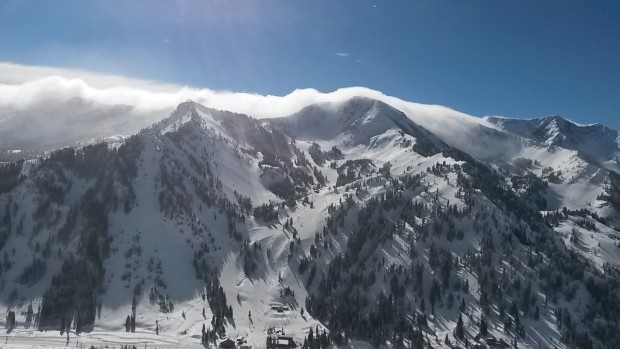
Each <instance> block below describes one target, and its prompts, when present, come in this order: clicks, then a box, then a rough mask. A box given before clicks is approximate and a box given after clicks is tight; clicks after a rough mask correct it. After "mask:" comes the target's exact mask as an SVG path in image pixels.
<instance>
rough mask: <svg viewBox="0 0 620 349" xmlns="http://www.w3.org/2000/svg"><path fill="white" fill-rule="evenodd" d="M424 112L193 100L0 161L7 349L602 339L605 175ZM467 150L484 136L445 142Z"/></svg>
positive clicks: (555, 147) (572, 152)
mask: <svg viewBox="0 0 620 349" xmlns="http://www.w3.org/2000/svg"><path fill="white" fill-rule="evenodd" d="M429 108H430V107H429ZM438 108H439V107H438ZM405 109H406V108H405ZM430 109H432V108H430ZM430 109H424V108H422V109H416V108H413V107H411V108H409V109H407V110H403V111H401V110H399V109H396V108H395V107H394V105H392V106H390V105H389V104H387V103H384V102H382V101H378V100H372V99H369V98H352V99H348V100H343V101H339V102H333V103H322V104H317V105H312V106H309V107H307V108H304V109H302V110H301V111H299V112H298V113H295V114H293V115H291V116H289V117H285V118H279V119H267V120H255V119H253V118H251V117H249V116H247V115H243V114H238V113H232V112H228V111H220V110H215V109H210V108H207V107H204V106H202V105H200V104H197V103H194V102H191V101H188V102H185V103H182V104H181V105H179V106H178V107H176V109H175V110H174V111H172V112H171V113H170V114H169V116H168V117H166V118H164V119H162V120H161V121H159V122H157V123H156V124H154V125H152V126H151V127H148V128H145V129H143V130H142V131H141V132H140V133H138V134H137V135H135V136H132V137H129V138H126V139H114V140H113V141H110V142H108V143H104V144H99V145H97V144H90V142H86V143H83V144H81V145H80V148H78V149H77V150H75V151H74V150H71V149H65V150H61V151H58V152H54V153H52V154H51V155H50V156H49V157H48V158H46V159H42V160H40V161H30V162H26V163H16V164H14V165H11V164H4V165H2V167H0V169H1V171H0V219H1V220H2V226H1V227H0V237H1V239H0V256H2V259H1V260H0V265H1V268H0V271H1V274H0V276H1V282H0V311H4V312H5V313H7V314H8V312H9V311H15V313H16V320H17V321H16V322H17V324H16V327H15V328H14V329H10V331H8V332H10V333H8V334H7V339H6V341H7V344H8V345H11V346H12V347H22V348H29V347H46V346H47V347H63V346H65V345H68V346H77V345H79V344H83V345H91V344H92V345H102V346H103V345H106V344H113V345H120V344H132V345H133V344H135V345H138V347H141V346H142V345H143V344H148V345H149V347H151V346H155V347H179V348H190V347H201V346H202V345H201V339H202V337H203V333H202V329H203V326H204V328H205V329H206V330H207V332H208V337H209V338H208V341H209V343H213V340H215V342H216V343H217V342H220V341H221V340H223V339H224V338H231V339H232V340H234V341H237V340H239V343H242V342H244V344H243V345H250V346H252V347H253V348H262V347H264V346H265V343H266V339H267V337H268V335H269V333H270V332H271V331H282V330H284V332H285V333H286V335H289V336H292V337H293V339H294V340H295V341H296V342H297V343H298V345H301V344H302V343H304V341H305V340H307V338H306V336H307V335H308V333H309V332H310V330H312V331H314V332H315V333H316V332H317V330H318V332H319V333H321V334H322V333H325V336H327V334H329V338H330V339H329V340H330V341H331V343H332V344H333V345H334V346H335V345H337V344H341V345H342V346H349V347H377V346H387V347H394V348H395V347H399V346H403V345H404V346H406V347H409V346H411V347H417V346H418V345H419V344H420V343H423V344H424V345H425V347H428V346H431V347H433V348H447V347H452V346H454V345H457V346H460V347H465V346H466V343H467V345H470V346H471V345H472V344H474V343H480V344H485V345H489V346H490V345H492V343H498V342H500V341H504V342H506V343H512V342H513V340H514V339H515V337H517V342H518V344H517V345H518V347H519V348H541V347H544V348H552V347H555V348H572V347H587V346H588V345H589V344H590V343H592V344H593V345H594V346H595V347H613V345H614V343H617V342H615V341H617V337H614V334H613V333H614V332H613V331H607V330H606V329H604V328H599V327H595V326H597V325H596V324H599V325H600V324H609V326H611V327H610V328H613V326H616V325H617V318H616V319H614V316H615V315H616V314H617V313H616V312H615V309H614V308H613V307H609V306H607V305H608V304H609V303H613V302H616V303H613V304H620V302H617V301H620V296H619V295H618V294H617V292H616V291H613V290H614V282H617V280H618V278H617V277H616V276H617V275H618V271H617V268H618V265H619V263H620V247H618V246H620V245H619V241H620V233H619V232H618V229H617V228H616V227H617V226H620V224H619V220H618V216H617V212H616V208H615V207H614V198H615V191H614V190H615V189H614V188H616V187H614V185H613V183H615V182H613V178H612V177H610V176H609V173H608V172H607V169H605V168H603V167H600V166H599V165H597V164H593V163H591V162H589V161H586V160H584V158H583V157H582V156H580V154H579V151H580V150H579V149H576V147H572V146H568V145H566V144H568V143H561V144H560V143H558V144H550V143H549V144H547V143H545V142H544V141H541V140H540V139H534V138H533V136H532V138H530V137H526V134H525V133H524V132H525V131H517V130H513V129H509V128H508V127H506V126H505V124H501V125H499V124H497V125H495V126H496V127H497V129H496V128H494V124H495V122H494V121H480V120H478V121H472V120H469V119H467V120H466V118H463V119H462V121H459V120H460V119H459V117H458V113H456V112H454V113H453V114H454V115H456V116H454V117H450V118H449V122H448V124H447V125H451V126H450V127H446V128H445V129H444V130H442V131H441V132H437V135H436V132H435V130H438V129H439V128H441V127H440V126H438V125H436V124H434V123H433V120H431V118H429V115H432V111H430ZM427 112H428V114H424V113H427ZM459 122H462V123H461V124H459ZM455 125H457V126H458V125H460V126H459V127H462V130H464V131H463V133H461V134H458V135H455V136H454V137H453V139H450V137H449V135H448V133H446V132H448V131H453V130H456V129H458V127H457V126H455ZM464 136H465V137H469V136H471V137H479V138H478V140H479V141H480V142H479V144H473V143H476V142H473V143H472V142H471V140H469V141H468V142H469V143H470V144H471V145H470V146H465V147H464V149H461V148H460V147H459V148H454V147H453V146H454V145H455V144H465V141H466V139H465V138H462V137H464ZM556 136H557V135H556ZM545 137H546V136H545ZM584 137H586V136H585V135H581V136H580V139H582V140H583V138H584ZM556 138H557V137H556ZM556 138H554V139H556ZM544 139H545V140H548V139H549V138H544ZM484 142H489V144H485V143H484ZM571 142H572V141H571ZM591 142H593V143H596V142H595V140H592V141H591ZM570 144H580V145H584V144H590V143H587V142H585V141H582V142H581V143H577V142H576V141H575V142H572V143H570ZM605 144H606V143H605ZM493 145H497V147H496V148H497V149H494V150H493V151H485V150H484V149H485V148H488V147H491V146H493ZM573 148H575V149H573ZM470 155H471V156H470ZM475 158H483V159H485V160H486V161H488V162H482V161H479V160H476V159H475ZM528 160H529V161H528ZM549 168H551V170H549ZM558 171H559V173H558ZM564 207H566V210H563V209H564ZM87 251H88V252H87ZM575 271H578V272H575ZM87 278H90V279H87ZM58 280H61V282H59V281H58ZM76 280H77V282H76ZM82 280H91V281H92V282H94V283H95V284H96V285H98V286H97V288H95V289H94V290H92V292H87V293H86V294H87V295H90V296H92V297H93V298H91V297H90V296H84V294H82V293H80V291H79V290H81V289H82V287H83V285H82V284H83V283H84V282H83V281H82ZM614 280H616V281H614ZM65 284H71V285H72V287H73V288H74V289H75V290H78V291H75V292H74V291H72V290H71V289H65V288H63V287H62V285H65ZM220 286H221V288H220ZM593 290H596V291H593ZM72 292H73V293H72ZM67 297H68V298H69V299H71V301H70V302H65V303H62V302H61V301H62V300H63V299H64V298H67ZM93 299H94V301H93ZM56 303H59V304H62V305H63V306H62V307H60V306H58V307H56V308H55V307H52V306H51V305H55V304H56ZM30 304H32V308H33V311H34V313H35V314H37V313H39V310H38V309H39V306H40V305H41V306H42V309H43V311H42V313H39V315H40V316H41V319H44V320H45V321H46V322H44V325H42V324H41V323H39V325H38V326H37V325H36V324H35V322H36V321H33V324H30V325H28V321H27V319H28V307H29V306H30ZM66 309H70V311H65V310H66ZM603 309H604V310H603ZM91 310H92V311H94V313H92V315H93V317H92V320H93V323H92V325H89V324H88V323H87V319H90V318H89V317H88V316H90V315H89V314H90V311H91ZM131 314H135V323H136V326H135V327H136V329H135V333H132V332H126V331H125V321H126V319H127V316H128V315H131ZM459 317H461V319H462V326H461V324H460V323H461V321H458V319H459ZM566 318H568V319H569V320H566ZM583 319H587V321H588V322H587V323H584V322H582V321H581V320H583ZM61 320H62V321H63V322H64V321H66V320H73V326H72V327H71V329H70V333H69V341H68V344H67V339H66V332H65V333H64V334H63V335H62V336H61V335H60V332H59V328H60V324H61V322H60V321H61ZM76 321H79V322H80V325H79V327H80V328H78V327H76ZM567 321H568V322H567ZM614 321H615V322H614ZM0 322H2V320H0ZM7 322H8V321H5V323H7ZM83 323H86V325H84V324H83ZM482 323H487V324H488V326H487V327H488V328H487V332H488V333H486V334H482V335H479V333H480V332H481V331H482ZM460 328H462V329H463V333H462V335H461V334H460V330H459V329H460ZM40 330H42V331H40ZM80 330H81V331H80ZM567 331H568V332H567ZM78 332H80V333H78ZM567 333H572V335H570V336H568V335H567ZM491 337H492V338H493V339H491ZM446 338H447V339H448V341H449V343H448V342H446V341H445V339H446ZM0 344H1V343H0ZM610 345H611V346H610Z"/></svg>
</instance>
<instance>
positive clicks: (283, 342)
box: [267, 334, 297, 349]
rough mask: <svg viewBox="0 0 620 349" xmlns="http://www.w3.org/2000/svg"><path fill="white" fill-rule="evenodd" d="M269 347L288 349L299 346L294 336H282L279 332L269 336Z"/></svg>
mask: <svg viewBox="0 0 620 349" xmlns="http://www.w3.org/2000/svg"><path fill="white" fill-rule="evenodd" d="M267 348H268V349H272V348H273V349H287V348H297V343H295V340H294V339H293V337H290V336H282V335H279V334H271V335H269V337H267Z"/></svg>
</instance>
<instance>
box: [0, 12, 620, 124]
mask: <svg viewBox="0 0 620 349" xmlns="http://www.w3.org/2000/svg"><path fill="white" fill-rule="evenodd" d="M0 61H9V62H15V63H19V64H25V65H43V66H53V67H65V68H80V69H86V70H90V71H94V72H100V73H112V74H120V75H124V76H128V77H134V78H140V79H151V80H158V81H162V82H170V83H176V84H183V85H190V86H194V87H208V88H213V89H228V90H233V91H249V92H257V93H261V94H275V95H284V94H287V93H289V92H291V91H292V90H294V89H296V88H305V87H313V88H316V89H318V90H321V91H326V92H327V91H332V90H335V89H337V88H340V87H347V86H365V87H369V88H373V89H377V90H380V91H383V92H384V93H386V94H389V95H394V96H397V97H400V98H403V99H406V100H410V101H415V102H421V103H434V104H442V105H447V106H449V107H452V108H454V109H457V110H460V111H463V112H466V113H469V114H473V115H479V116H483V115H506V116H513V117H537V116H543V115H550V114H559V115H562V116H565V117H567V118H570V119H573V120H575V121H578V122H583V123H590V122H600V123H604V124H606V125H608V126H611V127H614V128H620V1H615V0H609V1H602V0H601V1H586V0H583V1H572V0H561V1H553V0H549V1H538V0H535V1H534V0H532V1H530V0H521V1H511V0H492V1H480V0H470V1H462V0H455V1H442V0H409V1H385V0H383V1H378V0H377V1H365V0H340V1H316V0H313V1H296V0H282V1H275V0H274V1H272V0H262V1H250V0H245V1H237V0H228V1H225V0H221V1H197V0H196V1H192V0H185V1H154V0H148V1H146V0H132V1H111V0H106V1H81V0H77V1H73V0H64V1H46V0H42V1H13V0H4V1H1V2H0Z"/></svg>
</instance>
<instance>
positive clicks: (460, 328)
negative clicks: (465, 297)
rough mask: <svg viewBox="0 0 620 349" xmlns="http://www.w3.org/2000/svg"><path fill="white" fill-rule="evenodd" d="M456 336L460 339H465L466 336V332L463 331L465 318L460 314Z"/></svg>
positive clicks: (455, 331)
mask: <svg viewBox="0 0 620 349" xmlns="http://www.w3.org/2000/svg"><path fill="white" fill-rule="evenodd" d="M454 335H455V337H456V338H458V339H463V337H464V336H465V330H464V329H463V316H462V314H459V320H458V321H457V323H456V329H455V330H454Z"/></svg>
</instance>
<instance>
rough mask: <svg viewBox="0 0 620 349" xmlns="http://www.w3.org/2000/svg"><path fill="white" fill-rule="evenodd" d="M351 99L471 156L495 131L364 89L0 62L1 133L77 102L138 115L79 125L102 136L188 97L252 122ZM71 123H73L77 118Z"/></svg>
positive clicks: (150, 118) (153, 117)
mask: <svg viewBox="0 0 620 349" xmlns="http://www.w3.org/2000/svg"><path fill="white" fill-rule="evenodd" d="M355 96H363V97H368V98H373V99H377V100H381V101H383V102H385V103H387V104H389V105H391V106H392V107H395V108H396V109H399V110H401V111H402V112H404V113H405V114H406V115H407V116H408V117H409V118H411V119H412V120H413V121H415V122H416V123H418V124H420V125H421V126H423V127H425V128H427V129H429V130H430V131H431V132H433V133H435V134H436V135H437V136H439V137H440V138H442V139H444V140H445V141H446V142H447V143H448V144H451V145H454V146H458V147H460V148H461V149H463V150H465V151H469V152H472V153H480V152H481V151H483V150H484V149H483V148H484V147H483V148H480V147H479V146H477V145H475V144H474V143H473V142H472V140H476V138H478V137H479V130H480V128H481V127H484V128H485V129H486V128H491V129H492V128H494V126H493V125H491V124H490V123H487V122H486V121H485V120H484V119H482V118H478V117H474V116H470V115H467V114H464V113H460V112H458V111H455V110H452V109H450V108H447V107H443V106H438V105H426V104H418V103H413V102H408V101H405V100H402V99H399V98H396V97H392V96H388V95H385V94H383V93H382V92H380V91H376V90H372V89H369V88H365V87H347V88H341V89H338V90H336V91H333V92H327V93H324V92H320V91H317V90H315V89H311V88H306V89H298V90H295V91H292V92H291V93H289V94H287V95H285V96H274V95H260V94H255V93H247V92H231V91H215V90H211V89H206V88H193V87H187V86H179V85H174V84H164V83H159V82H155V81H147V80H139V79H131V78H126V77H122V76H113V75H104V74H96V73H91V72H86V71H80V70H72V69H62V68H49V67H38V66H24V65H19V64H13V63H2V62H0V131H1V130H2V124H3V122H4V123H5V125H10V124H11V123H7V122H5V121H9V119H10V118H11V117H12V118H17V117H23V115H30V116H29V117H30V118H31V119H33V120H35V119H34V118H36V117H40V118H45V117H48V118H49V117H54V118H55V120H45V124H46V127H52V128H53V127H54V126H53V125H57V126H58V127H61V126H62V125H64V124H67V123H68V122H69V121H70V120H67V119H65V116H64V115H63V113H62V111H59V112H56V113H53V114H54V115H45V114H46V113H41V111H42V110H44V108H45V106H46V105H48V104H52V105H60V104H63V103H67V102H69V101H71V100H75V99H80V100H83V101H87V102H88V103H91V104H95V105H103V106H108V107H112V106H115V105H126V106H130V108H128V109H127V110H126V112H125V113H124V114H123V118H132V117H134V116H136V119H139V120H124V121H123V122H119V121H118V120H116V124H115V126H114V127H107V124H106V120H92V119H93V118H90V120H88V122H86V121H84V122H83V123H82V124H83V125H82V127H89V125H90V126H92V127H103V128H102V130H101V132H102V133H106V131H107V132H108V133H109V132H115V133H123V131H125V133H131V132H135V129H136V128H137V127H138V125H137V124H136V123H137V122H138V121H139V123H140V125H139V126H141V127H146V126H148V125H150V124H151V123H153V122H156V121H158V120H159V119H162V118H163V117H165V116H166V115H161V114H162V113H164V114H165V112H163V111H169V110H170V109H171V108H174V107H175V106H176V105H177V104H179V103H181V102H183V101H186V100H188V99H191V100H194V101H196V102H198V103H200V104H203V105H205V106H207V107H210V108H215V109H222V110H230V111H233V112H238V113H243V114H247V115H250V116H253V117H256V118H267V117H283V116H287V115H290V114H293V113H295V112H297V111H299V110H300V109H302V108H304V107H306V106H308V105H311V104H315V103H324V102H336V103H337V102H341V101H345V100H348V99H350V98H352V97H355ZM30 110H36V111H37V113H36V114H37V116H32V114H33V113H29V111H30ZM106 116H110V113H102V114H101V117H106ZM117 119H118V118H117ZM12 121H13V124H19V123H18V122H17V120H12ZM35 121H37V120H35ZM78 121H79V120H78ZM72 122H74V123H75V122H76V120H73V121H72ZM78 124H79V122H78ZM128 124H130V125H132V127H127V129H126V130H124V129H123V125H128ZM76 127H77V126H76ZM5 130H6V127H5ZM50 132H51V130H50ZM75 132H79V130H75ZM478 140H479V139H478ZM477 148H480V149H477Z"/></svg>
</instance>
